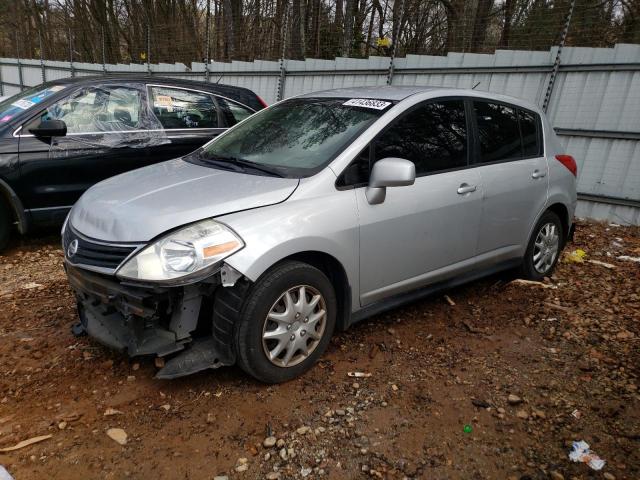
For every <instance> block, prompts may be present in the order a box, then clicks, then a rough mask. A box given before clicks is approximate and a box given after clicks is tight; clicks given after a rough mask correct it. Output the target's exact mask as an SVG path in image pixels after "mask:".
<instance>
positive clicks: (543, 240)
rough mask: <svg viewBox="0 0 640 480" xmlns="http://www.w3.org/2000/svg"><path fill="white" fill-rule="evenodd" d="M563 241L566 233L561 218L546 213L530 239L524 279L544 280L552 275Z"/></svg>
mask: <svg viewBox="0 0 640 480" xmlns="http://www.w3.org/2000/svg"><path fill="white" fill-rule="evenodd" d="M563 239H564V231H563V229H562V223H561V222H560V218H559V217H558V215H556V214H555V213H553V212H550V211H549V212H545V213H544V214H543V215H542V218H540V220H538V223H537V224H536V228H534V229H533V234H532V235H531V238H530V239H529V245H528V246H527V252H526V253H525V256H524V260H523V263H522V273H523V275H524V277H525V278H528V279H531V280H542V279H544V277H546V276H548V275H550V274H551V272H552V271H553V269H554V268H555V266H556V263H558V258H559V257H560V251H561V250H562V246H563V243H564V240H563Z"/></svg>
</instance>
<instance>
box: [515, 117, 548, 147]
mask: <svg viewBox="0 0 640 480" xmlns="http://www.w3.org/2000/svg"><path fill="white" fill-rule="evenodd" d="M518 119H519V120H520V133H521V134H522V153H523V155H524V157H525V158H527V157H538V156H541V155H542V149H541V148H540V147H541V146H542V142H541V141H540V132H539V131H538V126H539V125H540V120H539V117H538V115H537V114H535V113H533V112H527V111H525V110H519V111H518Z"/></svg>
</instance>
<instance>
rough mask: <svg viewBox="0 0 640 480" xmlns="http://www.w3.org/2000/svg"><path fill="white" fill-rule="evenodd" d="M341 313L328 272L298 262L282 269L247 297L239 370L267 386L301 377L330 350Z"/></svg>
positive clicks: (240, 325) (237, 335) (239, 329)
mask: <svg viewBox="0 0 640 480" xmlns="http://www.w3.org/2000/svg"><path fill="white" fill-rule="evenodd" d="M234 288H235V287H234ZM287 292H288V293H289V298H288V299H287V295H286V294H287ZM301 293H304V300H303V301H301V300H300V299H301V298H302V295H301ZM287 303H288V305H289V307H288V308H285V305H286V304H287ZM323 311H324V315H323V313H322V312H323ZM296 312H297V313H296ZM336 314H337V302H336V295H335V292H334V290H333V286H332V285H331V282H330V281H329V279H328V278H327V277H326V275H325V274H324V273H322V272H321V271H320V270H318V269H317V268H315V267H313V266H311V265H308V264H306V263H302V262H297V261H286V262H283V263H281V264H279V265H276V266H275V267H274V268H272V269H271V270H269V271H268V272H267V273H265V274H264V275H263V276H262V277H260V278H259V279H258V281H257V282H256V283H255V284H254V285H252V286H251V288H249V290H248V291H247V293H246V297H245V300H244V303H243V305H242V308H241V311H240V315H239V321H238V322H237V323H236V328H235V332H234V342H235V351H236V360H237V363H238V366H239V367H240V368H241V369H242V370H244V371H245V372H246V373H248V374H249V375H251V376H252V377H254V378H256V379H257V380H259V381H261V382H264V383H281V382H286V381H288V380H291V379H293V378H295V377H298V376H299V375H301V374H302V373H304V372H305V371H307V370H309V369H310V368H311V367H312V366H313V365H314V363H315V362H316V361H317V360H318V359H319V358H320V356H321V355H322V354H323V353H324V351H325V350H326V348H327V346H328V344H329V341H330V340H331V336H332V335H333V331H334V328H335V324H336ZM268 316H269V318H268ZM276 320H277V321H276ZM312 332H313V333H312ZM263 336H265V337H268V338H267V339H266V340H265V339H264V338H263ZM304 349H307V350H308V352H307V354H306V355H305V352H304ZM290 352H291V353H290ZM269 353H271V354H272V358H270V357H269Z"/></svg>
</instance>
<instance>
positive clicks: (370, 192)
mask: <svg viewBox="0 0 640 480" xmlns="http://www.w3.org/2000/svg"><path fill="white" fill-rule="evenodd" d="M415 181H416V166H415V164H414V163H413V162H411V161H409V160H405V159H404V158H383V159H382V160H378V161H377V162H376V163H374V164H373V169H371V176H370V177H369V186H368V187H367V190H366V192H365V193H366V196H367V201H368V202H369V204H371V205H377V204H378V203H382V202H384V199H385V197H386V196H387V187H404V186H407V185H413V183H414V182H415Z"/></svg>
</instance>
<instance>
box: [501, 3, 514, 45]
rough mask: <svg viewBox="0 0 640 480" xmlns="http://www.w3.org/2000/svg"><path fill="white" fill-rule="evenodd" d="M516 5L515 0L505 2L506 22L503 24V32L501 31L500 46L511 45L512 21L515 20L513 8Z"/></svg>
mask: <svg viewBox="0 0 640 480" xmlns="http://www.w3.org/2000/svg"><path fill="white" fill-rule="evenodd" d="M514 6H515V0H505V2H504V23H503V25H502V32H501V33H500V41H499V42H498V46H499V47H503V48H506V47H508V46H509V40H510V38H509V37H510V36H511V22H512V21H513V8H514Z"/></svg>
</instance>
